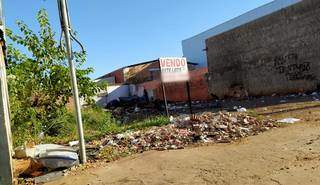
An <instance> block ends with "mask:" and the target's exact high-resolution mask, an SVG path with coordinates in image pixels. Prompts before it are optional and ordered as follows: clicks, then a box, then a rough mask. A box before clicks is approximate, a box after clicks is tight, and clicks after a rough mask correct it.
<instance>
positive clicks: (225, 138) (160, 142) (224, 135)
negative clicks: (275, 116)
mask: <svg viewBox="0 0 320 185" xmlns="http://www.w3.org/2000/svg"><path fill="white" fill-rule="evenodd" d="M170 121H171V123H172V124H170V125H167V126H163V127H153V128H150V129H148V130H143V131H131V132H126V133H123V134H116V135H109V136H107V137H105V138H104V139H103V140H101V141H100V142H99V145H100V146H99V148H100V151H104V150H105V149H106V148H107V149H110V148H111V149H113V150H114V151H117V152H118V153H123V152H131V153H140V152H144V151H148V150H160V151H161V150H170V149H182V148H184V147H186V146H187V145H190V144H195V143H208V142H213V143H230V142H232V141H235V140H239V139H241V138H244V137H247V136H252V135H257V134H259V133H261V132H264V131H267V130H269V129H271V128H273V127H275V123H276V122H275V121H273V120H258V119H257V118H254V117H251V116H248V115H247V114H245V113H228V112H220V113H211V112H206V113H203V114H200V115H197V116H192V117H189V116H180V117H177V118H171V119H170ZM99 154H101V152H100V153H98V155H96V156H95V157H96V158H99V157H101V155H99Z"/></svg>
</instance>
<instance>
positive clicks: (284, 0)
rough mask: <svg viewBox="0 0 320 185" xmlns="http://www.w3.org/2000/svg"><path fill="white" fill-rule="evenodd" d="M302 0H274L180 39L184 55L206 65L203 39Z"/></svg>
mask: <svg viewBox="0 0 320 185" xmlns="http://www.w3.org/2000/svg"><path fill="white" fill-rule="evenodd" d="M301 1H302V0H275V1H273V2H271V3H269V4H266V5H264V6H261V7H259V8H256V9H254V10H252V11H249V12H247V13H245V14H243V15H240V16H239V17H236V18H234V19H232V20H230V21H228V22H225V23H223V24H220V25H218V26H216V27H214V28H212V29H209V30H207V31H205V32H202V33H200V34H198V35H196V36H194V37H191V38H189V39H186V40H184V41H182V50H183V55H184V57H187V59H188V61H190V62H195V63H199V67H206V66H207V56H206V51H204V49H205V48H206V44H205V40H206V39H208V38H210V37H213V36H215V35H219V34H221V33H224V32H226V31H229V30H232V29H234V28H236V27H239V26H241V25H243V24H246V23H249V22H251V21H253V20H256V19H258V18H261V17H263V16H265V15H268V14H271V13H273V12H276V11H278V10H280V9H282V8H286V7H288V6H290V5H293V4H295V3H298V2H301Z"/></svg>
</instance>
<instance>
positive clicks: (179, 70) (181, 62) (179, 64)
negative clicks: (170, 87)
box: [159, 57, 189, 83]
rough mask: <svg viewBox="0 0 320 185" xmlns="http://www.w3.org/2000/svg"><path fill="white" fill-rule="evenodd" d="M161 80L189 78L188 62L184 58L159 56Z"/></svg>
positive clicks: (185, 79) (182, 80) (184, 79)
mask: <svg viewBox="0 0 320 185" xmlns="http://www.w3.org/2000/svg"><path fill="white" fill-rule="evenodd" d="M159 62H160V69H161V79H162V82H164V83H168V82H185V81H188V80H189V71H188V62H187V59H186V58H176V57H168V58H160V59H159Z"/></svg>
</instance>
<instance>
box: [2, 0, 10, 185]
mask: <svg viewBox="0 0 320 185" xmlns="http://www.w3.org/2000/svg"><path fill="white" fill-rule="evenodd" d="M4 34H5V28H4V20H3V18H2V1H0V185H2V184H6V185H12V184H13V167H12V138H11V128H10V113H9V95H8V85H7V74H6V64H5V50H4V49H5V38H4Z"/></svg>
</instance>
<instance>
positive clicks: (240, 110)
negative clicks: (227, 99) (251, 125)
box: [237, 107, 247, 112]
mask: <svg viewBox="0 0 320 185" xmlns="http://www.w3.org/2000/svg"><path fill="white" fill-rule="evenodd" d="M237 111H238V112H247V109H246V108H244V107H242V108H240V109H237Z"/></svg>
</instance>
